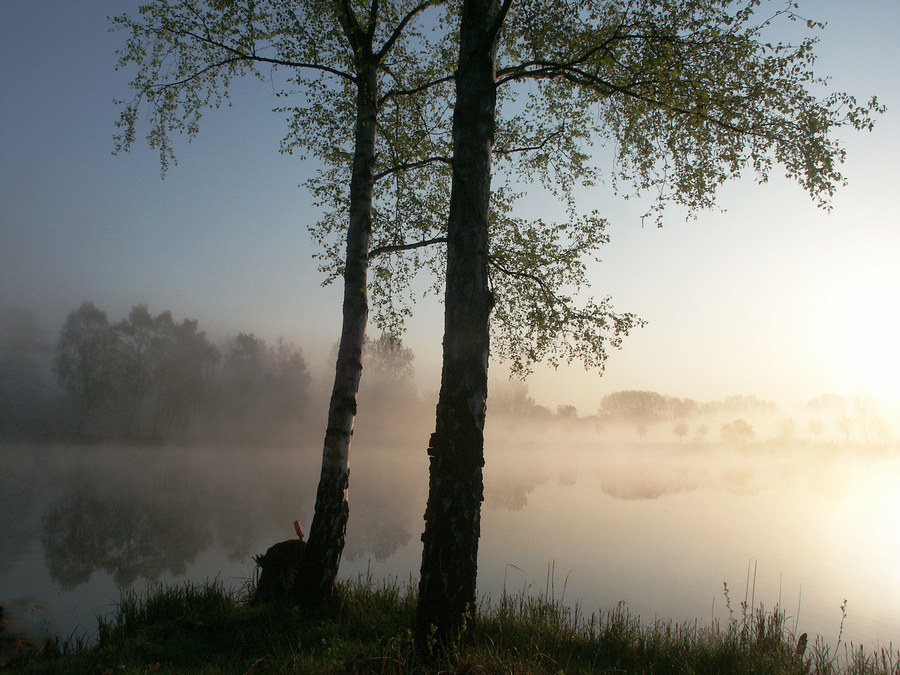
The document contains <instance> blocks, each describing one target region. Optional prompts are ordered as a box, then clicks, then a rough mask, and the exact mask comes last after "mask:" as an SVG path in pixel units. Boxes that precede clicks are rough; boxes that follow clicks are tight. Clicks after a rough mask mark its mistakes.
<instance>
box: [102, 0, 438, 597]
mask: <svg viewBox="0 0 900 675" xmlns="http://www.w3.org/2000/svg"><path fill="white" fill-rule="evenodd" d="M436 4H438V3H437V2H436V1H435V0H422V1H421V2H404V1H403V0H396V1H395V2H381V3H380V2H378V1H377V0H373V2H372V3H371V4H370V5H369V6H368V7H367V8H364V9H362V11H359V9H358V5H357V3H352V2H350V0H335V1H333V2H331V1H326V0H308V1H305V2H292V1H289V0H269V1H268V2H257V1H256V0H208V1H206V0H156V1H155V2H151V3H147V4H145V5H142V6H141V8H140V10H139V14H140V15H139V17H138V18H131V17H128V16H121V17H118V18H116V19H114V20H113V24H114V26H116V27H119V28H122V29H124V30H126V31H127V32H128V34H129V37H128V40H127V43H126V45H125V48H124V49H123V50H122V52H121V53H120V58H119V65H120V66H121V67H130V66H133V65H134V66H136V67H137V74H136V75H135V77H134V79H133V80H132V82H131V88H132V89H133V91H134V96H133V98H131V99H130V100H124V101H122V102H121V105H122V112H121V117H120V121H119V128H120V132H119V134H118V136H117V150H120V151H121V150H126V149H128V148H129V147H130V146H132V145H133V143H134V141H135V138H136V135H137V132H138V128H139V121H140V120H141V119H142V118H146V120H147V123H148V125H149V130H148V132H147V141H148V143H149V144H150V146H151V147H153V148H155V149H157V150H158V151H159V153H160V163H161V166H162V169H163V171H165V170H166V169H167V168H168V167H169V164H170V162H171V161H173V160H174V158H175V155H174V148H173V142H172V137H173V135H174V134H177V133H184V134H187V135H188V136H193V135H195V134H197V133H198V131H199V124H200V119H201V116H202V115H203V114H204V113H205V112H206V111H207V110H209V109H211V108H218V107H220V106H221V105H223V104H225V103H227V102H228V101H229V87H230V85H231V83H232V81H233V80H234V79H236V78H238V77H242V76H247V75H250V76H256V77H258V78H260V79H264V78H265V75H266V73H265V71H264V70H263V69H270V72H271V74H272V76H274V74H275V72H276V71H278V72H281V71H283V70H287V71H288V73H289V75H288V76H286V78H285V80H284V82H283V84H284V88H283V90H282V92H281V94H282V95H284V96H285V97H290V96H294V97H295V98H298V97H299V98H301V99H302V103H301V104H299V105H295V106H290V107H283V108H281V111H282V112H284V113H286V114H287V115H288V117H289V123H290V129H291V133H289V135H288V137H287V138H286V140H285V145H284V148H283V149H284V150H286V151H289V152H292V151H294V150H297V149H299V150H300V151H301V152H302V153H309V154H311V155H313V156H314V157H315V158H317V159H318V160H320V161H321V162H322V163H323V166H324V168H323V170H322V171H321V172H320V174H319V175H318V177H317V178H315V179H313V181H312V182H311V187H312V188H313V190H314V191H315V192H316V193H317V194H318V195H320V196H323V195H324V196H325V197H326V198H327V196H328V195H333V194H334V191H335V190H340V192H341V194H342V196H341V197H340V198H339V199H338V202H339V204H340V208H338V209H336V210H335V211H332V212H331V213H330V214H328V215H327V216H326V218H325V219H323V221H321V222H320V223H319V224H317V225H316V226H314V227H313V228H312V229H313V232H314V234H317V235H318V236H319V237H324V236H325V235H328V234H330V233H332V232H334V231H336V230H338V229H339V230H340V232H342V233H343V235H344V236H343V237H342V241H343V244H344V250H345V254H344V256H343V257H342V263H341V264H340V266H339V269H337V270H335V271H336V272H337V273H339V275H340V276H341V277H342V278H343V281H344V299H343V319H342V322H343V323H342V328H341V338H340V343H339V348H338V356H337V362H336V367H335V379H334V386H333V388H332V394H331V400H330V404H329V410H328V423H327V429H326V433H325V441H324V448H323V454H322V469H321V476H320V480H319V487H318V491H317V496H316V507H315V514H314V517H313V521H312V525H311V527H310V532H309V541H308V545H307V547H306V554H305V557H304V570H303V574H302V575H301V576H300V579H301V583H300V585H299V588H298V593H299V595H300V597H302V598H304V599H305V600H307V601H309V602H313V603H318V602H321V601H322V600H323V599H324V598H325V597H327V596H328V595H329V594H330V591H331V588H332V586H333V582H334V579H335V576H336V574H337V570H338V565H339V561H340V556H341V552H342V550H343V546H344V538H345V533H346V527H347V518H348V514H349V506H348V499H347V489H348V482H349V468H350V467H349V451H350V438H351V434H352V431H353V422H354V417H355V414H356V396H357V392H358V389H359V380H360V375H361V371H362V356H363V355H362V352H363V346H364V344H365V332H366V322H367V318H368V288H369V280H368V269H369V259H370V257H372V256H373V255H375V254H376V253H377V251H373V250H372V249H371V240H372V231H373V219H374V214H373V189H374V184H375V182H376V179H377V178H385V177H389V176H391V175H392V174H394V173H395V172H397V171H400V169H398V168H395V167H390V168H387V167H385V166H384V165H383V164H379V162H378V151H379V149H380V147H379V140H378V131H377V130H378V127H379V124H381V125H384V126H386V127H388V128H391V127H390V118H391V115H392V114H395V115H396V114H398V113H397V112H396V110H395V109H396V107H397V105H398V102H399V101H402V105H418V106H419V107H420V109H421V108H424V109H426V110H427V107H428V105H429V104H428V102H427V101H423V100H422V99H423V97H424V96H431V97H440V94H441V89H440V86H441V84H442V79H441V78H440V77H435V76H434V72H435V71H436V69H437V68H438V65H436V64H439V63H440V60H441V56H442V51H441V50H440V49H439V48H438V47H437V46H435V45H434V44H432V43H430V42H429V39H430V38H429V36H428V35H426V33H425V32H424V31H423V29H422V27H421V25H418V24H417V23H416V20H417V18H418V17H420V15H421V14H423V13H424V12H425V11H426V10H428V9H429V8H430V7H431V6H433V5H436ZM436 21H437V24H438V25H440V19H439V17H438V18H437V19H436ZM350 120H352V123H350ZM404 133H405V134H406V135H407V136H408V137H410V138H412V137H413V136H415V135H416V134H419V135H420V136H421V139H420V140H419V141H418V142H416V143H412V144H411V145H409V146H408V147H405V148H404V150H405V152H407V153H410V152H411V153H425V154H424V155H422V154H414V155H413V156H412V157H409V156H408V154H407V155H398V153H397V152H393V153H391V154H389V155H388V157H389V158H390V159H391V160H394V161H397V162H399V166H400V168H402V167H403V166H405V165H410V166H425V165H427V164H428V163H430V160H428V159H427V151H428V143H427V128H423V127H421V126H415V127H412V128H410V129H408V130H405V131H404ZM423 156H424V157H425V158H424V159H423ZM338 175H339V176H341V177H344V176H347V180H346V181H344V180H342V181H335V180H333V179H334V178H335V177H336V176H338ZM397 198H398V199H401V198H403V197H402V196H401V195H400V193H399V192H398V197H397ZM336 212H339V213H340V214H342V215H343V216H344V218H343V219H342V221H341V223H340V224H339V225H338V224H337V223H336V222H335V220H334V219H333V217H331V218H329V217H328V216H334V213H336ZM391 250H392V249H383V250H382V251H380V252H383V253H388V252H391Z"/></svg>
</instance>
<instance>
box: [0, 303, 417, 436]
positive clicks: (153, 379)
mask: <svg viewBox="0 0 900 675" xmlns="http://www.w3.org/2000/svg"><path fill="white" fill-rule="evenodd" d="M368 350H369V354H368V355H367V356H368V357H369V365H370V366H371V368H369V369H367V371H368V372H367V379H369V380H370V382H369V386H368V387H366V389H365V391H364V393H374V392H377V393H378V395H377V396H371V398H372V399H374V400H376V401H385V395H384V394H385V392H389V393H390V397H391V398H393V397H397V396H413V397H414V396H415V391H414V388H413V387H412V384H411V379H412V359H413V355H412V352H411V351H410V350H408V349H406V348H404V347H403V346H402V345H401V344H400V343H399V341H398V340H396V339H394V338H390V337H385V336H383V337H381V338H378V339H377V340H372V341H370V343H369V347H368ZM316 394H317V392H316V391H315V390H314V387H313V382H312V378H311V376H310V372H309V368H308V365H307V362H306V360H305V359H304V357H303V353H302V350H301V349H300V347H299V346H297V345H295V344H293V343H290V342H287V341H285V340H284V339H282V338H279V339H278V340H277V341H276V342H275V343H274V344H267V343H266V342H265V341H264V340H263V339H261V338H258V337H256V336H255V335H254V334H252V333H239V334H238V335H237V336H234V337H231V338H229V339H227V340H225V341H224V342H223V343H221V344H219V345H215V344H213V343H211V342H210V340H209V339H208V338H207V336H206V334H205V333H204V332H203V331H202V330H200V329H199V326H198V322H197V320H195V319H184V320H181V321H177V320H176V319H174V318H173V316H172V314H171V312H169V311H164V312H161V313H160V314H157V315H156V316H153V315H152V314H151V313H150V311H149V310H148V308H147V306H146V305H143V304H140V305H137V306H135V307H133V308H132V310H131V312H129V314H128V316H127V318H125V319H122V320H120V321H117V322H111V321H110V320H109V319H108V317H107V315H106V313H105V312H104V311H102V310H101V309H99V308H97V307H96V306H95V305H94V304H93V303H91V302H85V303H82V304H81V306H80V307H78V308H77V309H75V310H73V311H72V312H70V313H69V315H68V316H67V317H66V320H65V322H64V324H63V326H62V329H61V330H60V332H59V335H58V338H57V340H56V342H55V343H54V344H53V345H52V346H50V345H48V344H47V343H46V342H45V341H44V340H43V338H42V333H41V330H40V329H39V327H38V326H37V324H36V322H35V320H34V318H33V316H32V315H31V314H30V313H29V312H25V311H7V312H4V313H0V438H4V439H7V440H10V439H17V440H53V441H58V440H72V439H89V440H116V441H130V442H139V443H146V442H151V443H159V442H167V441H168V442H188V441H211V442H217V443H227V444H246V443H262V442H296V441H297V440H299V439H301V438H303V437H304V435H305V434H306V432H307V431H308V429H309V426H310V421H309V420H310V417H311V415H310V412H311V411H310V407H311V406H310V404H311V402H312V400H313V399H314V397H315V396H316ZM317 408H318V407H317ZM316 412H317V413H319V416H323V415H324V412H325V410H324V408H323V409H322V410H318V409H317V410H316ZM316 421H317V422H319V424H318V425H317V428H318V427H319V426H323V425H324V421H323V420H316Z"/></svg>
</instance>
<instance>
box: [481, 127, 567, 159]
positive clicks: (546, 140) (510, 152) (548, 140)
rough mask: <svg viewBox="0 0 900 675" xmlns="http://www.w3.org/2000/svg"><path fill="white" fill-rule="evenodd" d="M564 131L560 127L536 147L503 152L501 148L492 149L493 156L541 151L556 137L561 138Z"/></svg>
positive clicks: (531, 146) (522, 147) (564, 129)
mask: <svg viewBox="0 0 900 675" xmlns="http://www.w3.org/2000/svg"><path fill="white" fill-rule="evenodd" d="M565 131H566V128H565V126H562V127H560V128H559V129H558V130H556V131H554V132H553V133H552V134H549V135H548V136H547V137H546V138H544V140H542V141H541V142H540V143H538V144H537V145H523V146H521V147H518V148H510V149H509V150H504V149H503V148H499V149H498V148H494V154H497V155H511V154H513V153H514V152H530V151H532V150H543V149H544V147H546V146H547V144H548V143H550V141H552V140H553V139H554V138H556V137H558V136H561V135H562V134H563V133H565Z"/></svg>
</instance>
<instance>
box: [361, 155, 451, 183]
mask: <svg viewBox="0 0 900 675" xmlns="http://www.w3.org/2000/svg"><path fill="white" fill-rule="evenodd" d="M437 162H440V163H442V164H452V162H453V160H451V159H450V158H449V157H428V158H426V159H420V160H419V161H417V162H402V163H400V164H395V165H394V166H392V167H390V168H389V169H385V170H384V171H380V172H378V173H376V174H375V180H376V181H379V180H381V179H382V178H384V177H385V176H390V175H391V174H394V173H400V172H401V171H409V170H410V169H421V168H424V167H426V166H428V165H429V164H434V163H437Z"/></svg>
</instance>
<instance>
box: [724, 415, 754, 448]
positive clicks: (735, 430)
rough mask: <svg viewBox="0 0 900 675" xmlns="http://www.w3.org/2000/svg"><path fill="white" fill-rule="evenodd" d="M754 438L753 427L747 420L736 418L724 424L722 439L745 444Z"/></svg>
mask: <svg viewBox="0 0 900 675" xmlns="http://www.w3.org/2000/svg"><path fill="white" fill-rule="evenodd" d="M752 438H753V427H751V426H750V425H749V424H748V423H747V420H744V419H736V420H732V421H731V422H726V423H725V424H723V425H722V440H724V441H725V442H727V443H735V444H738V445H743V444H744V443H746V442H747V441H749V440H750V439H752Z"/></svg>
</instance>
